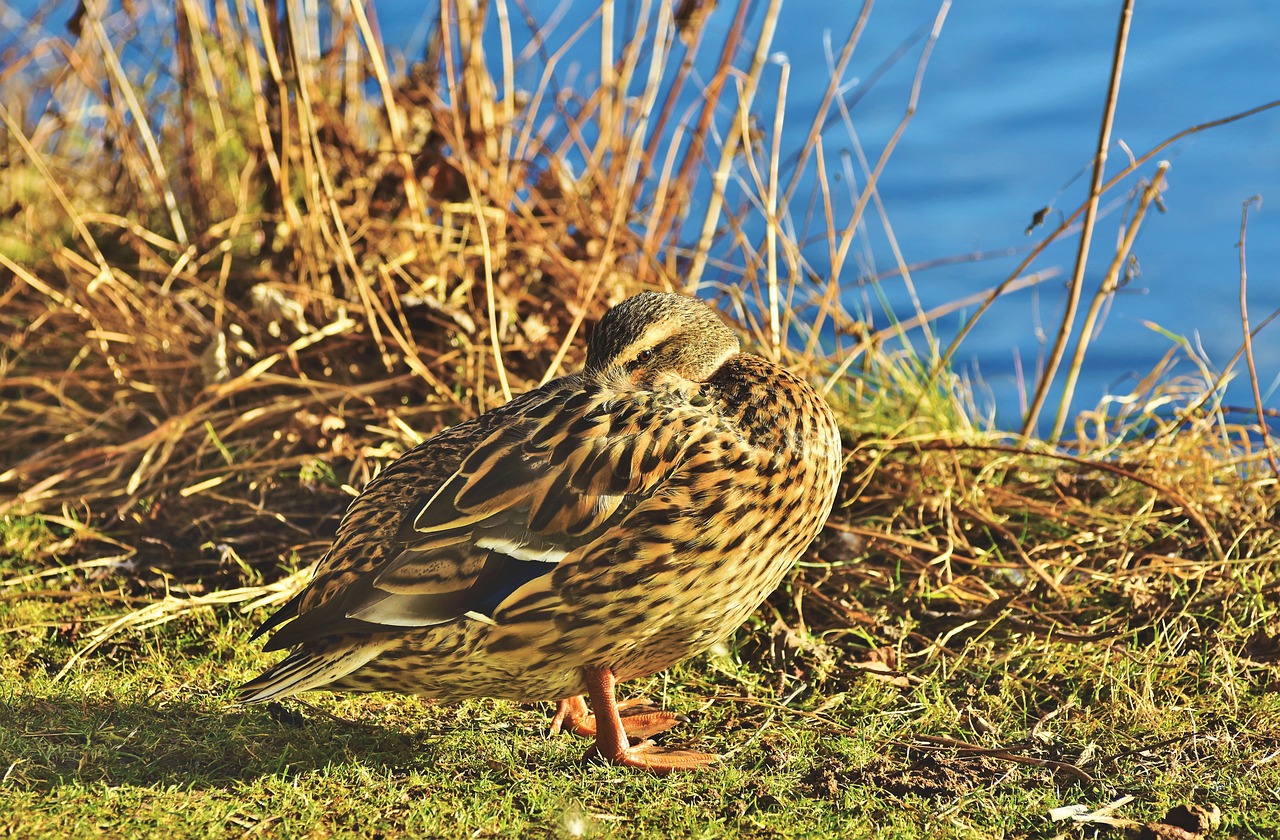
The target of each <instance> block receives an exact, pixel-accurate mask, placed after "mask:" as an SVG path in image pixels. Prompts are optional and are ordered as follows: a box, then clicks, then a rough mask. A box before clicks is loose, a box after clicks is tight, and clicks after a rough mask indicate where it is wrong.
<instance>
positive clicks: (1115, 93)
mask: <svg viewBox="0 0 1280 840" xmlns="http://www.w3.org/2000/svg"><path fill="white" fill-rule="evenodd" d="M1133 2H1134V0H1124V6H1123V7H1122V8H1121V10H1120V25H1119V27H1118V28H1117V31H1116V46H1115V52H1114V53H1113V55H1112V58H1111V83H1110V85H1108V87H1107V100H1106V104H1105V105H1104V107H1103V111H1102V126H1101V128H1099V130H1098V150H1097V153H1096V155H1095V157H1094V159H1093V180H1092V183H1091V184H1090V185H1089V200H1088V203H1087V204H1086V206H1085V212H1084V228H1083V229H1082V230H1081V231H1080V244H1079V248H1078V249H1077V251H1076V267H1075V273H1074V274H1073V275H1072V277H1071V284H1070V286H1069V287H1068V288H1069V293H1068V296H1067V307H1066V310H1065V311H1064V312H1063V314H1062V323H1061V325H1060V326H1059V327H1058V334H1057V335H1056V336H1055V337H1054V341H1053V348H1052V349H1051V350H1050V351H1049V357H1048V359H1047V360H1046V361H1045V367H1044V371H1043V372H1042V373H1041V374H1040V379H1039V381H1038V382H1037V383H1036V389H1035V393H1034V395H1033V396H1032V398H1031V406H1030V408H1028V409H1027V415H1026V418H1025V419H1024V420H1023V424H1022V435H1023V437H1030V435H1031V433H1032V432H1033V431H1034V430H1035V428H1036V423H1037V422H1039V419H1040V409H1041V407H1042V406H1043V405H1044V401H1045V398H1046V396H1048V393H1049V388H1050V386H1052V385H1053V378H1054V375H1055V374H1056V373H1057V372H1058V364H1059V363H1060V362H1061V361H1062V355H1063V353H1064V352H1066V347H1067V341H1068V340H1069V339H1070V338H1071V334H1072V330H1073V327H1074V322H1075V317H1076V308H1077V307H1078V306H1079V304H1080V294H1081V292H1082V291H1083V289H1084V270H1085V267H1086V265H1088V262H1089V244H1090V242H1092V240H1093V226H1094V223H1095V222H1096V221H1097V217H1098V202H1099V199H1101V198H1102V190H1103V187H1102V182H1103V174H1104V172H1105V170H1106V165H1107V149H1108V147H1110V145H1111V126H1112V123H1113V122H1114V121H1115V113H1116V103H1117V102H1118V101H1119V99H1120V76H1121V74H1122V72H1123V70H1124V56H1125V48H1126V47H1127V46H1128V43H1129V24H1130V23H1131V22H1132V20H1133ZM1064 403H1065V400H1064ZM1062 412H1063V409H1062V407H1061V405H1060V406H1059V412H1058V413H1059V419H1061V417H1062ZM1055 425H1056V424H1055ZM1057 438H1058V435H1057V434H1056V433H1055V434H1054V435H1053V436H1052V437H1051V438H1050V439H1051V440H1057Z"/></svg>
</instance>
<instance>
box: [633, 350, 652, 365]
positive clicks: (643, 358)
mask: <svg viewBox="0 0 1280 840" xmlns="http://www.w3.org/2000/svg"><path fill="white" fill-rule="evenodd" d="M652 358H653V351H652V350H641V351H640V352H639V353H637V354H636V361H637V362H647V361H649V360H650V359H652Z"/></svg>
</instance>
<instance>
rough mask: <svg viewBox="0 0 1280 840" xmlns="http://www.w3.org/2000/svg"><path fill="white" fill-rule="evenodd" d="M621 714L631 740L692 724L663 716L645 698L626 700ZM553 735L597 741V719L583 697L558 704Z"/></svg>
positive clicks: (673, 715) (681, 717)
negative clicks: (684, 724) (566, 734)
mask: <svg viewBox="0 0 1280 840" xmlns="http://www.w3.org/2000/svg"><path fill="white" fill-rule="evenodd" d="M618 714H619V716H621V718H622V728H623V729H625V730H626V732H627V737H628V738H641V739H643V738H648V737H649V736H650V735H657V734H658V733H659V732H666V731H667V730H668V729H670V728H671V727H673V726H676V725H678V724H681V723H686V722H688V720H689V719H688V718H687V717H685V716H684V715H678V714H676V713H675V712H664V711H663V710H662V709H659V708H657V707H656V706H654V705H653V703H651V702H650V701H649V700H648V699H647V698H644V697H637V698H635V699H633V700H623V701H622V702H621V703H619V704H618ZM551 731H552V732H572V733H574V734H575V735H581V736H582V737H584V738H594V737H596V716H595V715H593V714H591V710H590V709H588V708H587V701H586V700H584V699H583V698H582V695H581V694H578V695H575V696H573V697H566V698H565V699H563V700H561V701H560V702H559V703H557V704H556V716H555V717H553V718H552V719H551Z"/></svg>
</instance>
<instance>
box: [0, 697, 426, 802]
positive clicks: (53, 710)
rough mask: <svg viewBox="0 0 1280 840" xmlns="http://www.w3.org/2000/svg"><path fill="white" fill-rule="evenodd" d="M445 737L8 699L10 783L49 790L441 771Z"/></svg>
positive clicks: (262, 711)
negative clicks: (365, 771)
mask: <svg viewBox="0 0 1280 840" xmlns="http://www.w3.org/2000/svg"><path fill="white" fill-rule="evenodd" d="M439 740H440V736H439V734H435V733H427V734H424V733H421V732H404V731H397V730H396V729H395V728H394V727H386V728H383V727H378V726H373V725H364V724H359V723H348V722H343V721H340V720H337V719H332V718H326V717H310V716H307V717H304V716H303V715H301V714H299V713H297V712H295V711H293V710H292V709H284V708H283V707H274V708H273V707H260V706H254V707H244V708H241V707H228V706H226V705H225V704H222V703H221V702H220V701H219V700H216V699H213V698H201V697H198V696H194V697H192V698H191V699H188V700H183V699H180V700H172V699H167V700H165V701H163V702H157V703H147V702H131V701H120V700H115V699H103V698H94V699H68V698H60V697H22V696H18V697H16V698H15V697H10V698H3V699H0V756H2V757H3V762H4V767H5V768H6V769H7V771H8V773H7V777H6V783H7V784H10V785H13V784H17V785H19V786H22V787H27V788H33V789H43V790H50V789H53V788H56V787H58V786H61V785H65V784H69V783H78V784H94V783H103V784H107V785H112V786H115V785H139V786H152V785H161V786H167V785H177V786H180V787H184V788H185V787H194V788H202V787H225V786H227V785H228V784H233V783H236V782H247V781H251V780H253V779H256V778H259V777H261V776H267V775H286V776H293V775H297V774H299V773H308V772H317V771H323V770H325V769H326V768H330V767H333V766H336V765H341V764H345V763H349V762H359V763H360V764H362V765H364V766H366V767H370V768H382V769H387V770H391V771H393V772H397V773H407V772H412V771H414V770H429V769H430V768H432V767H433V766H435V759H436V752H437V750H436V748H435V745H434V744H433V742H438V741H439Z"/></svg>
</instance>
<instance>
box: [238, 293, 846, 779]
mask: <svg viewBox="0 0 1280 840" xmlns="http://www.w3.org/2000/svg"><path fill="white" fill-rule="evenodd" d="M840 469H841V446H840V436H839V432H838V429H837V426H836V421H835V417H834V416H833V414H832V412H831V410H830V409H829V408H828V407H827V405H826V404H825V403H824V402H823V401H822V399H821V398H820V397H819V396H818V395H817V393H815V392H814V390H813V389H812V388H811V387H810V386H809V385H808V383H806V382H805V381H803V380H802V379H800V378H799V377H797V376H795V375H793V374H792V373H790V372H789V371H787V370H785V369H783V368H781V367H779V366H778V365H776V364H774V363H773V362H770V361H768V360H766V359H764V358H761V357H760V356H756V355H752V354H749V353H743V352H741V350H740V347H739V343H738V338H737V336H736V335H735V334H734V333H733V331H732V330H730V329H729V328H728V327H727V326H725V324H724V323H723V322H722V321H721V319H720V317H719V316H718V315H717V314H716V313H715V312H714V311H713V310H712V309H711V308H709V307H708V306H707V305H705V304H704V303H701V302H700V301H698V300H696V299H694V298H690V297H685V296H682V295H676V294H659V293H645V294H640V295H637V296H635V297H632V298H629V299H627V300H625V301H623V302H622V303H620V304H618V305H617V306H615V307H613V308H612V309H610V310H609V311H608V312H607V313H606V314H605V316H604V317H603V318H602V319H601V321H600V323H599V324H598V326H597V328H596V330H595V334H594V336H593V337H592V339H591V341H590V343H589V345H588V348H587V358H586V364H585V366H584V368H583V370H582V372H581V373H578V374H574V375H571V376H565V377H563V378H561V379H557V380H555V381H552V382H549V383H547V384H546V385H544V386H542V387H540V388H538V389H536V390H534V391H530V392H529V393H526V394H524V395H523V396H520V397H517V398H516V399H513V400H512V401H511V402H509V403H507V404H506V405H504V406H502V407H501V408H496V409H494V410H492V411H489V412H487V413H485V414H483V415H481V416H479V417H477V418H475V419H474V420H469V421H467V422H465V423H462V424H460V425H457V426H454V427H452V428H450V429H447V430H445V431H443V432H441V433H440V434H438V435H436V436H435V437H433V438H431V439H430V440H427V441H426V442H424V443H422V444H420V445H418V446H417V447H415V448H413V449H411V450H409V451H408V452H406V453H405V454H404V455H403V456H402V457H400V458H399V459H398V460H396V461H395V462H393V463H392V464H391V465H390V466H389V467H387V469H386V470H384V471H383V472H382V473H381V474H379V475H378V476H377V477H376V478H374V479H373V480H372V481H370V482H369V484H368V485H367V486H366V487H365V489H364V491H363V492H362V493H361V494H360V495H359V497H358V498H356V500H355V501H354V502H352V504H351V507H350V509H349V510H348V511H347V513H346V515H345V516H344V517H343V519H342V522H341V524H340V525H339V526H338V532H337V536H336V538H335V540H334V543H333V545H332V547H331V548H330V549H329V551H328V553H327V554H326V555H325V556H324V558H323V559H322V560H321V561H320V564H319V566H318V567H317V570H316V574H315V578H314V579H313V580H312V582H311V583H310V585H308V586H307V588H306V589H304V590H303V591H302V592H301V593H299V594H298V595H297V597H295V598H294V599H293V600H291V601H289V602H288V603H287V604H286V605H285V606H283V607H282V608H281V609H280V610H279V612H277V613H276V614H275V615H273V616H272V617H271V618H269V619H268V620H267V621H266V623H264V624H263V625H262V626H261V627H260V628H259V629H258V631H257V633H255V634H254V635H255V638H256V637H257V636H258V635H261V634H262V633H265V632H267V631H270V630H275V631H276V632H275V634H274V635H273V636H272V637H271V639H270V641H269V642H268V643H267V644H266V649H267V650H278V649H284V648H294V650H293V652H292V653H291V654H289V656H288V657H287V658H285V659H284V660H282V661H281V662H280V663H279V664H277V665H276V666H275V667H273V668H271V669H270V670H268V671H267V672H266V673H264V674H262V675H261V676H260V677H258V678H257V679H255V680H253V681H251V682H249V683H248V684H246V685H244V686H242V687H241V689H240V699H241V700H242V701H243V702H248V703H256V702H261V701H265V700H271V699H273V698H279V697H285V696H288V695H291V694H295V693H297V692H301V691H307V690H310V689H318V688H326V689H332V690H339V691H398V692H404V693H413V694H420V695H424V696H426V697H433V698H439V699H444V700H450V701H456V700H462V699H465V698H472V697H496V698H506V699H511V700H519V701H533V700H556V701H559V702H558V708H557V711H556V716H555V718H554V719H553V730H556V729H567V730H573V731H575V732H578V733H579V734H583V735H587V736H592V735H594V737H595V739H596V741H595V746H594V747H593V748H592V750H589V751H588V755H591V754H598V755H599V756H601V757H603V758H604V759H606V760H608V761H611V762H613V763H616V764H621V765H627V766H631V767H641V768H646V769H648V770H651V771H655V772H659V773H663V772H668V771H671V770H680V769H692V768H697V767H702V766H704V765H706V764H708V763H709V762H711V761H713V760H714V759H716V758H717V756H715V755H711V754H708V753H702V752H697V751H694V750H689V749H680V748H675V747H660V746H657V745H655V744H654V743H653V742H652V741H649V740H643V739H645V738H647V737H648V736H649V735H652V734H654V733H656V732H661V731H663V730H665V729H668V728H670V727H671V726H674V725H675V724H676V723H677V722H678V721H679V720H681V718H679V717H678V716H677V715H674V714H672V713H670V712H665V711H662V710H660V709H656V708H654V707H652V706H649V705H646V704H644V703H640V704H635V705H632V706H628V704H625V703H618V702H617V701H616V699H615V684H616V683H618V682H621V681H625V680H632V679H637V678H640V677H645V676H648V675H650V674H655V673H657V672H659V671H661V670H663V669H665V668H668V667H670V666H672V665H674V664H676V663H677V662H680V661H681V660H683V659H686V658H688V657H690V656H693V655H695V654H697V653H700V652H702V651H705V650H707V649H708V648H710V647H711V646H712V645H713V644H715V643H716V642H717V641H719V640H720V639H722V638H724V637H725V636H727V635H728V634H729V633H730V632H732V631H733V630H734V629H735V628H736V627H738V626H739V625H741V624H742V623H743V622H744V621H745V620H746V619H747V617H748V616H749V615H750V614H751V613H752V611H753V610H755V609H756V607H757V606H759V605H760V603H761V602H762V601H763V600H764V599H765V597H766V596H767V595H768V594H769V593H770V592H771V591H773V589H774V588H776V587H777V586H778V584H779V582H780V581H781V579H782V577H783V575H784V574H785V573H786V572H787V571H788V570H789V569H790V568H791V566H792V565H793V564H794V562H795V561H796V559H797V558H798V557H799V555H800V553H801V552H802V551H804V550H805V548H806V547H807V546H808V545H809V543H810V542H811V541H812V540H813V538H814V537H815V536H816V535H817V533H818V531H819V530H820V529H821V528H822V526H823V523H824V522H825V521H826V518H827V514H828V513H829V512H830V510H831V506H832V503H833V500H834V499H835V495H836V486H837V483H838V481H839V476H840ZM277 628H278V629H277ZM583 694H586V695H588V696H589V697H590V699H591V709H592V710H594V714H592V713H591V712H590V711H588V708H587V705H586V703H585V701H584V699H583V696H582V695H583ZM633 741H638V743H633Z"/></svg>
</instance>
